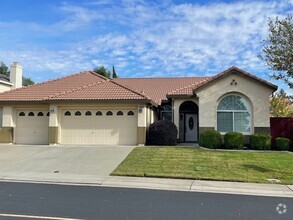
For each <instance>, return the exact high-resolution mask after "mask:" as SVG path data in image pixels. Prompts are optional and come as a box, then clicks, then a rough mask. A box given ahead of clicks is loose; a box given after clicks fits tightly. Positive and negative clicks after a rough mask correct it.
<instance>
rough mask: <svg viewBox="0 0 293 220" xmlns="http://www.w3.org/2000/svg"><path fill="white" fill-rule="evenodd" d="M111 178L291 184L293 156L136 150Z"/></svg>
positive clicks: (180, 149) (282, 154) (160, 149)
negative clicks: (136, 177)
mask: <svg viewBox="0 0 293 220" xmlns="http://www.w3.org/2000/svg"><path fill="white" fill-rule="evenodd" d="M111 175H118V176H140V177H142V176H145V177H167V178H183V179H202V180H223V181H240V182H255V183H270V182H269V181H267V179H272V178H274V179H279V180H281V183H282V184H293V154H292V153H288V152H251V151H218V150H204V149H194V148H176V147H138V148H135V149H134V150H133V151H132V152H131V153H130V154H129V155H128V157H127V158H126V159H125V160H124V161H123V162H122V163H121V164H120V165H119V166H118V167H117V168H116V169H115V170H114V171H113V172H112V174H111Z"/></svg>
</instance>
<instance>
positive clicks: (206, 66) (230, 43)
mask: <svg viewBox="0 0 293 220" xmlns="http://www.w3.org/2000/svg"><path fill="white" fill-rule="evenodd" d="M289 14H291V15H292V14H293V0H283V1H281V0H277V1H270V0H266V1H248V0H247V1H246V0H244V1H232V0H226V1H221V0H218V1H211V0H207V1H204V0H200V1H190V0H158V1H151V0H84V1H82V0H68V1H61V0H60V1H59V0H1V7H0V28H1V32H0V61H3V62H4V63H5V64H6V65H7V66H8V65H10V64H11V63H12V62H14V61H18V62H20V63H21V65H22V66H23V67H24V71H23V72H24V75H25V76H27V77H30V78H31V79H32V80H34V81H35V82H42V81H46V80H49V79H55V78H58V77H63V76H66V75H69V74H73V73H77V72H80V71H85V70H92V69H93V68H94V67H97V66H102V65H103V66H105V67H106V68H108V69H109V70H111V69H112V66H113V65H114V66H115V70H116V72H117V74H118V76H119V77H187V76H212V75H215V74H217V73H219V72H221V71H223V70H225V69H228V68H229V67H231V66H237V67H239V68H241V69H243V70H246V71H248V72H250V73H252V74H254V75H256V76H258V77H261V78H263V79H265V80H268V81H270V82H272V83H274V84H276V85H278V86H279V87H280V88H283V89H285V91H286V92H287V93H288V94H293V92H292V89H291V90H290V89H289V88H288V87H287V86H286V85H284V84H283V83H281V82H278V81H275V80H272V79H271V78H269V77H268V74H270V73H272V71H271V70H269V69H268V67H267V66H266V65H265V63H264V62H263V61H261V60H260V59H259V58H258V55H259V54H261V52H262V47H263V40H264V39H266V38H267V36H268V25H267V23H268V18H269V17H270V18H275V17H276V16H278V17H280V18H283V17H285V16H286V15H289Z"/></svg>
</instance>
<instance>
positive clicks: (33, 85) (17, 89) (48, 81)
mask: <svg viewBox="0 0 293 220" xmlns="http://www.w3.org/2000/svg"><path fill="white" fill-rule="evenodd" d="M84 73H91V74H93V73H94V72H92V71H82V72H78V73H74V74H71V75H67V76H63V77H59V78H57V79H49V80H47V81H44V82H40V83H35V84H32V85H27V86H22V87H19V88H16V89H12V90H8V91H5V92H2V94H5V93H10V92H13V91H19V90H24V89H28V88H31V87H36V86H40V85H43V84H48V83H51V82H56V81H59V80H62V79H67V78H72V77H74V76H76V75H79V74H84ZM101 78H104V77H101Z"/></svg>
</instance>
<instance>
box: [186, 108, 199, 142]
mask: <svg viewBox="0 0 293 220" xmlns="http://www.w3.org/2000/svg"><path fill="white" fill-rule="evenodd" d="M185 141H186V142H197V114H185Z"/></svg>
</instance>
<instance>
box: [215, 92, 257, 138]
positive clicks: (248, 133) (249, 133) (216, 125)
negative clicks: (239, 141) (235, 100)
mask: <svg viewBox="0 0 293 220" xmlns="http://www.w3.org/2000/svg"><path fill="white" fill-rule="evenodd" d="M232 95H235V96H239V97H241V98H243V99H244V100H245V101H246V103H247V105H248V106H247V108H248V110H218V106H219V104H220V102H221V101H222V100H223V99H224V98H226V97H227V96H232ZM246 103H245V104H246ZM218 112H232V116H233V119H232V123H233V131H227V132H223V131H219V132H220V134H221V135H225V134H226V133H228V132H239V131H234V112H248V113H249V114H250V131H249V132H239V133H242V134H243V135H251V134H253V131H252V115H251V112H252V110H251V103H250V102H249V101H248V100H247V98H246V97H244V96H243V95H241V94H238V93H229V94H226V95H224V96H222V97H221V99H220V100H219V102H218V103H217V105H216V124H215V128H216V131H218Z"/></svg>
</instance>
